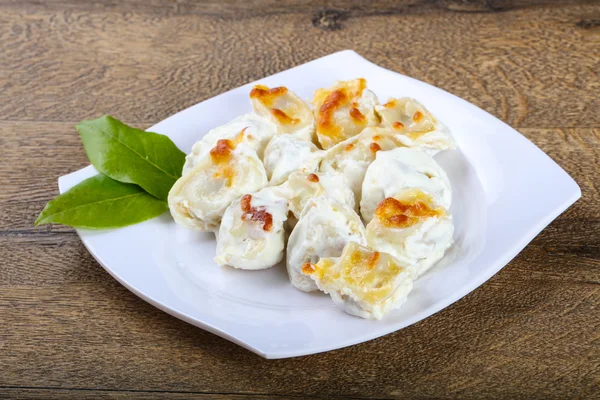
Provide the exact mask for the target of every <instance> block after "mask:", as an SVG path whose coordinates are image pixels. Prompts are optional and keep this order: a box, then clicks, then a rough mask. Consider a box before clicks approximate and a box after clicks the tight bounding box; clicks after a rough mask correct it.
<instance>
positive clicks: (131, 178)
mask: <svg viewBox="0 0 600 400" xmlns="http://www.w3.org/2000/svg"><path fill="white" fill-rule="evenodd" d="M77 130H78V131H79V134H80V135H81V140H82V141H83V147H85V152H86V153H87V156H88V158H89V160H90V161H91V163H92V164H94V167H96V169H97V170H98V171H100V172H101V173H103V174H104V175H107V176H109V177H111V178H112V179H115V180H117V181H119V182H124V183H135V184H137V185H139V186H141V187H142V188H143V189H144V190H145V191H146V192H148V193H150V194H151V195H153V196H155V197H157V198H159V199H162V200H166V199H167V195H168V194H169V190H170V189H171V187H172V186H173V184H174V183H175V181H177V179H179V177H180V176H181V170H182V169H183V164H184V162H185V153H183V152H182V151H181V150H179V149H178V148H177V146H175V144H174V143H173V142H172V141H171V139H169V138H168V137H167V136H165V135H160V134H158V133H152V132H146V131H143V130H141V129H136V128H132V127H130V126H127V125H125V124H124V123H122V122H121V121H118V120H116V119H114V118H113V117H109V116H105V117H100V118H98V119H94V120H91V121H83V122H81V123H80V124H79V125H77Z"/></svg>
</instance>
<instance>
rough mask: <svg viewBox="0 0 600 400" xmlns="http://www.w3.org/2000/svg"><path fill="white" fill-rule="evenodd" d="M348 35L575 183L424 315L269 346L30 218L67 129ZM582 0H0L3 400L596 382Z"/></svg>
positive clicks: (596, 206) (599, 229)
mask: <svg viewBox="0 0 600 400" xmlns="http://www.w3.org/2000/svg"><path fill="white" fill-rule="evenodd" d="M347 48H351V49H354V50H356V51H357V52H358V53H360V54H361V55H363V56H365V57H366V58H368V59H369V60H372V61H374V62H376V63H378V64H380V65H382V66H383V67H386V68H389V69H392V70H395V71H398V72H401V73H403V74H406V75H409V76H412V77H415V78H417V79H420V80H423V81H425V82H429V83H431V84H433V85H436V86H438V87H441V88H443V89H445V90H448V91H450V92H452V93H454V94H456V95H458V96H460V97H463V98H465V99H467V100H468V101H470V102H472V103H474V104H476V105H478V106H479V107H481V108H483V109H484V110H486V111H488V112H490V113H492V114H494V115H496V116H497V117H499V118H500V119H502V120H504V121H506V122H507V123H509V124H511V125H512V126H514V127H515V128H516V129H518V130H519V131H520V132H522V133H523V134H524V135H525V136H527V137H528V138H529V139H531V140H532V141H533V142H534V143H535V144H536V145H538V146H539V147H540V148H541V149H542V150H544V151H545V152H547V153H548V154H549V155H550V156H551V157H552V158H553V159H554V160H556V162H558V163H559V164H560V165H561V166H562V167H563V168H564V169H565V170H566V171H567V172H569V174H571V176H573V177H574V179H575V180H576V181H577V182H578V183H579V185H580V186H581V189H582V191H583V197H582V199H581V200H580V201H579V202H577V203H576V204H575V205H574V206H573V207H571V208H570V209H569V210H568V211H567V212H565V213H564V214H563V215H561V216H560V217H559V218H558V219H557V220H556V221H554V222H553V223H552V224H551V225H550V226H549V227H548V228H546V229H545V230H544V231H543V232H542V233H541V234H540V235H539V236H538V237H537V238H536V239H535V240H534V241H533V242H532V243H531V244H530V245H529V246H527V248H525V250H524V251H523V252H522V253H521V254H519V255H518V256H517V257H516V258H515V259H514V260H513V261H511V262H510V264H509V265H508V266H506V267H505V268H504V269H503V270H502V271H501V272H500V273H499V274H497V275H496V276H494V277H493V278H492V279H491V280H490V281H488V282H487V283H485V284H484V285H483V286H482V287H480V288H479V289H477V290H475V291H474V292H473V293H471V294H470V295H468V296H467V297H465V298H464V299H462V300H460V301H458V302H457V303H456V304H454V305H452V306H451V307H448V308H447V309H445V310H443V311H442V312H440V313H438V314H436V315H434V316H432V317H430V318H427V319H426V320H424V321H422V322H420V323H417V324H415V325H413V326H411V327H408V328H406V329H404V330H402V331H399V332H396V333H394V334H391V335H388V336H385V337H382V338H380V339H377V340H373V341H370V342H367V343H364V344H360V345H357V346H353V347H349V348H345V349H341V350H337V351H332V352H329V353H325V354H317V355H312V356H307V357H301V358H295V359H287V360H275V361H268V360H264V359H261V358H260V357H258V356H256V355H254V354H252V353H250V352H248V351H246V350H243V349H242V348H240V347H238V346H236V345H234V344H232V343H229V342H227V341H226V340H223V339H220V338H218V337H217V336H214V335H212V334H210V333H207V332H204V331H202V330H201V329H198V328H195V327H193V326H190V325H188V324H186V323H184V322H182V321H179V320H177V319H175V318H173V317H171V316H169V315H167V314H165V313H163V312H161V311H159V310H157V309H155V308H154V307H152V306H151V305H149V304H147V303H145V302H144V301H142V300H140V299H139V298H137V297H136V296H135V295H133V294H132V293H130V292H129V291H128V290H126V289H125V288H124V287H122V286H120V285H119V284H118V283H117V282H116V281H114V280H113V279H112V278H111V277H110V276H109V275H108V274H107V273H106V272H104V270H103V269H102V268H101V267H100V266H99V265H98V264H97V263H96V262H95V261H94V260H93V258H92V257H91V256H90V255H89V254H88V253H87V251H86V250H85V248H84V247H83V245H82V244H81V242H80V241H79V239H78V237H77V236H76V234H75V233H74V231H73V230H72V229H69V228H66V227H62V226H45V227H42V228H39V229H36V228H33V227H32V225H33V221H34V220H35V218H36V216H37V214H38V213H39V211H40V210H41V209H42V208H43V206H44V204H45V203H46V202H47V201H48V200H50V199H51V198H53V197H54V196H55V195H56V194H57V185H56V178H57V177H58V176H60V175H63V174H65V173H68V172H71V171H75V170H77V169H79V168H81V167H83V166H85V165H87V164H88V162H87V160H86V157H85V154H84V152H83V148H82V146H81V144H80V140H79V138H78V136H77V134H76V132H75V130H74V129H73V126H74V124H75V123H77V122H78V121H80V120H82V119H85V118H91V117H96V116H99V115H102V114H111V115H114V116H117V117H119V118H121V119H123V120H124V121H126V122H128V123H131V124H134V125H136V126H139V127H142V128H145V127H147V126H150V125H152V124H154V123H156V122H158V121H160V120H162V119H164V118H165V117H167V116H169V115H171V114H173V113H175V112H177V111H179V110H181V109H184V108H186V107H188V106H190V105H192V104H195V103H197V102H200V101H202V100H204V99H207V98H210V97H212V96H214V95H217V94H219V93H221V92H223V91H225V90H228V89H231V88H234V87H237V86H239V85H241V84H243V83H246V82H248V81H251V80H255V79H258V78H261V77H263V76H266V75H270V74H272V73H275V72H278V71H282V70H285V69H287V68H290V67H292V66H295V65H298V64H301V63H303V62H306V61H309V60H311V59H314V58H317V57H320V56H323V55H326V54H329V53H332V52H334V51H338V50H342V49H347ZM599 73H600V3H598V2H597V1H596V2H593V1H560V0H554V1H552V0H547V1H543V0H529V1H526V0H511V1H500V0H482V1H471V0H463V1H459V0H457V1H453V0H412V1H409V0H402V1H397V2H392V1H375V2H371V3H367V2H350V1H331V2H326V3H323V2H320V1H308V2H305V1H299V0H298V1H292V2H286V3H283V2H279V1H275V0H253V1H246V2H234V1H225V0H214V1H208V2H193V1H191V0H184V1H158V0H149V1H143V0H128V1H116V0H115V1H103V2H102V1H87V2H84V1H76V0H72V1H68V0H48V1H43V2H40V1H34V0H0V398H33V399H41V398H52V397H55V398H74V399H75V398H76V399H87V398H90V399H92V398H93V399H96V398H123V397H133V398H140V399H146V398H148V399H150V398H156V397H164V398H168V399H188V398H194V399H213V398H215V399H236V400H237V399H265V398H272V399H289V398H301V397H305V396H306V397H310V398H378V399H387V398H461V399H464V398H494V399H499V398H524V399H533V398H543V399H550V398H555V399H564V398H598V397H600V340H599V339H600V243H599V242H600V239H599V238H600V192H599V186H600V178H599V176H600V100H599V99H600V97H599V95H600V78H599V76H598V74H599Z"/></svg>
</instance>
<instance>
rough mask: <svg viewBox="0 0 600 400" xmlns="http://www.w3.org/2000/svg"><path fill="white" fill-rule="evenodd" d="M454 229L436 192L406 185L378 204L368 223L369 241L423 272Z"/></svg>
mask: <svg viewBox="0 0 600 400" xmlns="http://www.w3.org/2000/svg"><path fill="white" fill-rule="evenodd" d="M453 233H454V225H453V223H452V217H451V216H450V215H449V213H448V211H447V210H446V209H445V208H444V207H442V206H441V205H440V204H438V203H436V202H435V199H434V198H433V196H431V195H429V194H428V193H426V192H423V191H422V190H420V189H407V190H404V191H402V192H401V193H399V194H398V195H397V196H395V197H392V198H387V199H385V200H383V201H382V202H381V203H380V204H379V205H378V207H377V210H376V212H375V216H374V217H373V219H372V220H371V222H369V224H368V225H367V242H368V244H369V246H370V247H371V248H372V249H375V250H378V251H382V252H386V253H389V254H391V255H393V256H394V257H396V258H397V259H399V260H402V261H403V262H406V263H409V264H411V265H414V266H415V268H416V269H417V272H418V273H419V274H422V273H424V272H425V271H427V270H428V269H429V268H430V267H431V266H432V265H434V264H435V263H436V262H437V261H439V260H440V259H441V258H442V257H443V256H444V253H445V252H446V250H447V249H448V248H449V247H450V246H451V245H452V242H453V240H452V235H453Z"/></svg>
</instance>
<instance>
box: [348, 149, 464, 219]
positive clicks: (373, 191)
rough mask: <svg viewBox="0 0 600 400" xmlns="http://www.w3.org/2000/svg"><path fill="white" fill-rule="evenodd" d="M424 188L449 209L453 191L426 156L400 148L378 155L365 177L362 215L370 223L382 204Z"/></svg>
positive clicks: (443, 175)
mask: <svg viewBox="0 0 600 400" xmlns="http://www.w3.org/2000/svg"><path fill="white" fill-rule="evenodd" d="M409 188H421V189H423V190H425V191H427V192H428V193H430V194H431V195H432V196H434V197H435V200H436V202H438V203H439V204H440V205H442V207H444V208H445V209H449V208H450V203H451V201H452V189H451V188H450V181H449V180H448V176H447V175H446V172H445V171H444V170H443V169H442V167H440V166H439V164H438V163H437V162H435V160H434V159H433V158H432V157H431V156H428V155H427V154H426V153H424V152H422V151H419V150H415V149H411V148H408V147H399V148H397V149H394V150H390V151H382V152H379V153H377V157H376V159H375V161H373V162H372V163H371V165H370V166H369V168H368V169H367V173H366V174H365V179H364V181H363V185H362V197H361V201H360V212H361V215H362V217H363V220H365V221H366V222H369V221H370V220H371V218H373V213H374V212H375V209H376V208H377V206H378V205H379V203H381V201H382V200H383V199H385V198H388V197H394V196H396V195H397V194H399V193H400V192H401V191H402V190H404V189H409Z"/></svg>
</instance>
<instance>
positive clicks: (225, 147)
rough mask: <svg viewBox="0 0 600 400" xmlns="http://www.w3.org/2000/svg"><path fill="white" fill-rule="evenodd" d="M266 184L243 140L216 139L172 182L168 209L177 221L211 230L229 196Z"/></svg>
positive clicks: (249, 149) (232, 196)
mask: <svg viewBox="0 0 600 400" xmlns="http://www.w3.org/2000/svg"><path fill="white" fill-rule="evenodd" d="M266 185H267V173H266V172H265V167H264V166H263V163H262V162H261V161H260V159H259V158H258V156H257V155H256V152H255V151H254V149H252V148H251V147H250V146H248V145H246V144H245V143H239V144H236V143H234V142H233V141H231V140H229V139H219V140H218V141H217V143H216V145H215V146H214V147H213V148H212V149H210V151H209V152H208V154H207V155H206V156H204V157H203V158H202V159H200V160H198V161H197V162H196V165H195V166H194V167H193V168H192V169H191V170H189V171H187V172H186V173H185V174H184V175H183V176H182V177H181V178H179V179H178V180H177V182H175V184H174V185H173V187H172V188H171V191H170V192H169V197H168V202H169V209H170V210H171V215H173V218H174V219H175V221H176V222H177V223H179V224H181V225H185V226H187V227H189V228H194V229H198V230H202V231H215V230H216V229H217V228H218V226H219V223H220V221H221V217H222V216H223V213H224V212H225V209H226V208H227V207H228V206H229V204H231V202H232V201H233V200H235V199H237V198H239V197H241V196H242V195H244V194H246V193H252V192H255V191H257V190H260V189H261V188H263V187H265V186H266Z"/></svg>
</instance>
